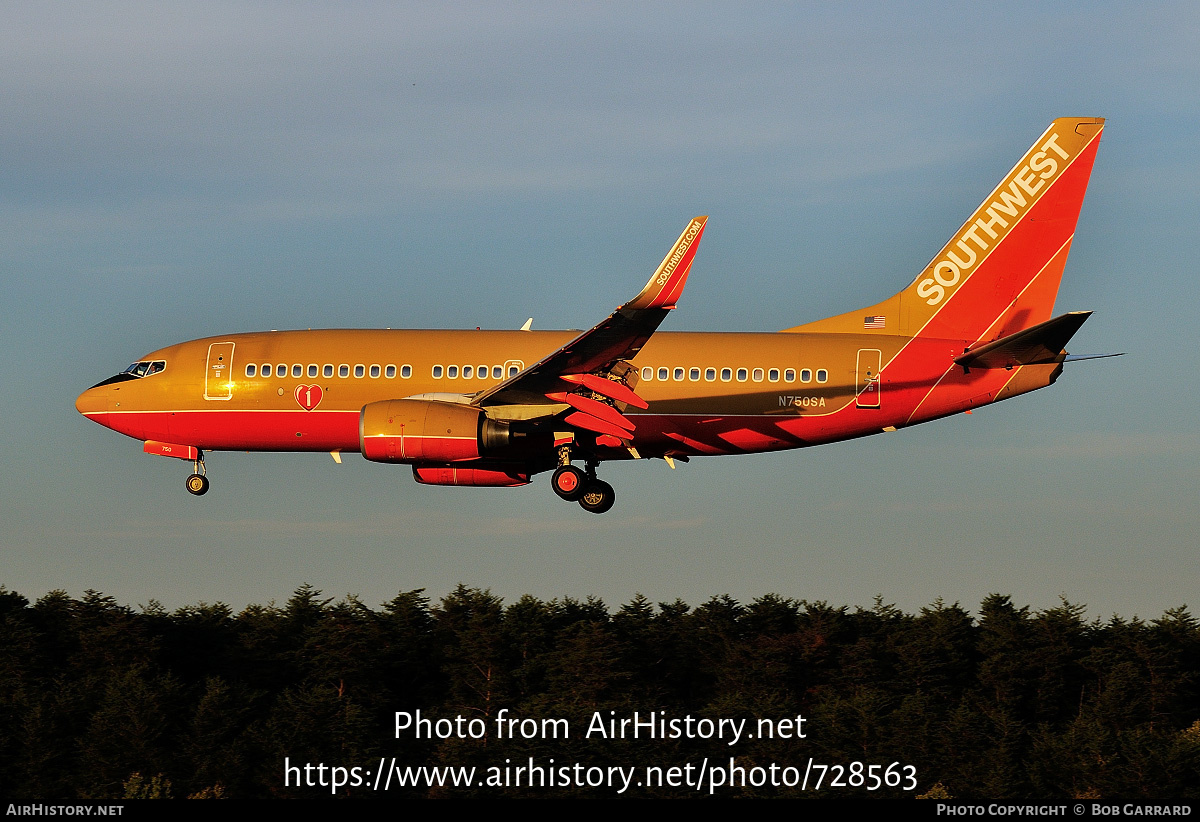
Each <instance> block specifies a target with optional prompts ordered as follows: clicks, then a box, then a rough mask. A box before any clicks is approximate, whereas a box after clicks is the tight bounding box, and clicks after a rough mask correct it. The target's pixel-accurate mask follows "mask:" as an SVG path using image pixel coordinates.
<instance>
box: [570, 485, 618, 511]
mask: <svg viewBox="0 0 1200 822" xmlns="http://www.w3.org/2000/svg"><path fill="white" fill-rule="evenodd" d="M616 501H617V492H616V491H614V490H613V487H612V486H611V485H609V484H608V483H607V482H605V481H604V480H592V481H591V482H589V483H587V485H586V486H584V489H583V495H582V496H581V497H580V498H579V507H580V508H582V509H583V510H585V511H591V512H592V513H593V514H603V513H604V512H605V511H607V510H608V509H609V508H612V507H613V503H614V502H616Z"/></svg>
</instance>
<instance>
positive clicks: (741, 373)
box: [738, 368, 750, 382]
mask: <svg viewBox="0 0 1200 822" xmlns="http://www.w3.org/2000/svg"><path fill="white" fill-rule="evenodd" d="M748 376H750V375H749V374H748V373H747V371H746V369H744V368H739V369H738V382H745V381H746V377H748Z"/></svg>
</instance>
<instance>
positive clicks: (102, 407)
mask: <svg viewBox="0 0 1200 822" xmlns="http://www.w3.org/2000/svg"><path fill="white" fill-rule="evenodd" d="M75 409H76V410H77V411H78V412H79V413H80V414H83V415H84V416H85V417H87V418H88V419H90V420H94V421H96V422H98V423H100V424H101V425H104V423H105V422H106V421H107V419H108V389H106V388H89V389H88V390H87V391H84V392H83V393H82V394H80V395H79V399H77V400H75Z"/></svg>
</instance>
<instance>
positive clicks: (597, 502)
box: [76, 118, 1104, 513]
mask: <svg viewBox="0 0 1200 822" xmlns="http://www.w3.org/2000/svg"><path fill="white" fill-rule="evenodd" d="M1103 126H1104V121H1103V120H1102V119H1095V118H1064V119H1059V120H1055V121H1054V122H1053V123H1052V124H1051V125H1050V128H1048V129H1047V130H1046V132H1045V133H1044V134H1042V136H1041V137H1039V138H1038V139H1037V141H1036V142H1034V144H1033V146H1032V147H1031V148H1030V149H1029V150H1028V151H1027V152H1026V153H1025V156H1023V157H1022V158H1021V159H1020V161H1018V162H1017V164H1016V166H1015V167H1014V168H1013V170H1012V171H1010V172H1009V173H1008V175H1007V176H1005V178H1004V179H1003V180H1001V181H1000V184H999V185H998V186H997V187H996V189H995V190H994V191H992V193H991V194H989V195H988V196H987V197H986V198H984V200H983V203H982V204H981V205H980V206H979V207H978V208H977V209H976V210H975V213H974V214H972V215H971V216H970V218H969V219H968V220H967V221H966V223H964V224H963V226H962V228H960V229H959V230H958V231H957V232H955V233H954V235H953V236H952V237H951V238H950V241H949V242H948V243H946V246H945V247H944V248H943V249H942V250H941V251H940V252H938V254H937V255H936V256H935V257H934V258H933V260H932V261H931V262H930V263H929V265H928V266H926V268H925V270H923V271H922V272H921V273H920V274H918V275H917V277H916V279H914V280H913V281H912V283H910V284H909V285H908V286H907V287H906V288H904V289H903V290H902V291H900V292H899V293H898V294H895V295H894V296H892V297H889V298H888V299H886V300H884V301H883V302H879V303H876V304H874V305H871V306H868V307H866V308H863V309H860V310H858V311H852V312H850V313H847V314H841V315H839V316H836V317H830V318H828V319H824V320H819V321H817V322H812V323H808V324H806V325H801V326H797V327H795V328H788V329H785V330H784V331H780V332H778V333H686V332H662V333H655V332H656V330H657V329H658V327H659V324H660V323H662V321H663V319H664V318H666V316H667V314H668V313H669V312H670V311H671V310H672V309H673V308H675V305H676V303H677V302H678V300H679V297H680V294H681V293H682V292H683V287H684V284H685V283H686V282H687V277H688V273H689V272H690V271H691V268H692V262H693V260H694V259H695V255H696V248H697V245H698V244H699V242H700V237H701V235H702V234H703V233H704V226H705V222H706V220H707V218H706V217H697V218H696V219H694V220H692V221H691V222H690V223H689V224H688V226H687V228H686V229H684V231H683V234H681V235H680V237H679V240H678V241H677V242H676V243H675V245H674V246H673V247H672V248H671V250H670V252H669V253H668V254H667V256H666V258H665V259H664V260H663V261H662V264H661V265H660V266H659V267H658V269H657V270H656V271H655V272H654V274H653V275H652V276H651V277H650V281H649V282H648V283H646V287H645V288H643V289H642V290H641V292H640V293H639V294H638V295H637V296H636V297H634V298H633V299H632V300H630V301H629V302H627V303H625V304H624V305H622V306H620V307H619V308H617V309H616V310H615V311H614V312H613V313H612V314H610V315H609V316H608V317H607V318H606V319H604V320H602V321H601V322H600V323H599V324H597V325H596V326H595V327H594V328H592V329H590V330H588V331H585V332H583V333H582V334H580V333H578V332H566V331H530V330H527V329H528V324H527V325H526V328H525V329H522V330H519V331H480V330H475V331H416V330H409V331H406V330H318V331H271V332H259V333H250V334H229V335H224V336H219V337H209V338H206V339H201V340H193V341H191V342H184V343H179V344H177V345H172V346H168V347H167V348H162V349H159V350H158V351H154V352H152V353H150V354H147V355H146V356H144V357H142V358H141V359H139V360H138V361H137V362H135V363H134V364H133V365H131V366H130V367H129V368H127V369H126V370H125V371H123V372H121V373H120V374H117V375H116V376H114V377H111V378H109V379H107V380H104V381H103V382H101V383H99V384H97V385H96V386H94V387H92V388H89V389H88V390H86V391H84V392H83V394H81V395H80V397H79V399H78V400H77V402H76V407H77V408H78V409H79V412H80V413H81V414H83V415H84V416H86V417H88V418H89V419H91V420H93V421H95V422H97V423H99V424H101V425H104V426H106V427H108V428H111V429H113V430H114V431H119V432H120V433H122V434H125V435H127V436H130V437H133V438H134V439H136V440H139V441H141V442H142V443H143V449H144V450H145V452H146V453H149V454H157V455H160V456H166V457H175V458H178V459H181V460H186V461H189V462H192V463H193V466H194V468H193V471H194V472H193V473H192V474H191V475H190V476H189V477H188V478H187V489H188V491H190V492H191V493H193V494H197V495H200V494H204V493H205V492H206V491H207V490H208V487H209V481H208V478H207V476H206V472H205V466H204V452H206V451H220V450H237V451H316V452H320V451H328V452H331V453H332V454H333V456H334V459H337V460H338V461H340V455H341V453H342V452H346V451H357V452H359V453H361V454H362V455H363V456H364V457H365V458H366V459H369V460H375V461H377V462H389V463H403V464H406V465H410V466H412V472H413V476H414V477H415V478H416V480H417V482H421V483H426V484H432V485H473V486H517V485H525V484H527V483H529V482H530V479H531V478H532V477H533V476H534V475H535V474H538V473H541V472H545V471H552V472H553V473H552V475H551V480H550V485H551V487H552V488H553V490H554V492H555V493H556V494H558V496H560V497H562V498H563V499H565V500H568V501H577V502H579V504H580V505H581V506H582V507H583V508H584V509H585V510H588V511H592V512H595V513H603V512H604V511H607V510H608V509H610V508H611V507H612V505H613V500H614V491H613V488H612V486H611V485H609V484H608V483H606V482H604V481H603V480H601V479H598V478H597V476H596V469H597V467H598V466H599V465H600V463H602V462H604V461H606V460H618V459H645V458H651V457H653V458H661V459H664V460H666V461H667V462H669V463H670V464H671V465H672V467H674V461H675V460H682V461H687V460H688V459H690V458H691V457H698V456H716V455H722V454H748V453H755V452H760V451H778V450H782V449H788V448H802V447H806V446H810V445H820V444H822V443H829V442H835V441H837V440H845V439H850V438H852V437H861V436H865V435H867V434H878V433H880V432H884V431H895V430H897V429H900V428H904V427H907V426H910V425H915V424H917V423H921V422H928V421H929V420H934V419H937V418H939V417H945V416H948V415H950V414H957V413H960V412H963V411H969V410H971V409H973V408H976V407H979V406H983V405H988V404H989V403H993V402H998V401H1000V400H1004V399H1008V398H1009V397H1015V396H1016V395H1018V394H1024V393H1026V392H1028V391H1033V390H1036V389H1038V388H1043V387H1045V386H1048V385H1050V384H1052V383H1053V382H1054V381H1055V380H1056V379H1057V378H1058V376H1059V374H1061V373H1062V369H1063V362H1064V360H1065V359H1066V351H1065V346H1066V344H1067V342H1068V341H1069V340H1070V338H1071V336H1072V335H1073V334H1074V333H1075V332H1076V331H1077V330H1078V329H1079V327H1080V326H1081V325H1082V324H1083V322H1084V321H1085V320H1086V319H1087V318H1088V316H1089V314H1090V312H1086V311H1083V312H1071V313H1067V314H1061V315H1059V316H1056V317H1055V316H1052V313H1053V308H1054V300H1055V296H1056V294H1057V292H1058V286H1059V282H1060V279H1061V277H1062V274H1063V268H1064V266H1065V265H1066V261H1067V252H1068V251H1069V250H1070V248H1071V240H1072V239H1073V237H1074V236H1075V225H1076V222H1077V220H1078V217H1079V210H1080V207H1081V205H1082V203H1083V196H1084V192H1085V190H1086V188H1087V183H1088V177H1089V176H1090V174H1091V170H1092V163H1093V161H1094V160H1095V156H1096V149H1097V146H1098V144H1099V142H1100V132H1101V130H1102V129H1103ZM581 466H582V467H581Z"/></svg>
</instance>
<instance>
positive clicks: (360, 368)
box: [354, 364, 367, 377]
mask: <svg viewBox="0 0 1200 822" xmlns="http://www.w3.org/2000/svg"><path fill="white" fill-rule="evenodd" d="M365 373H367V369H366V368H365V367H363V366H362V365H358V364H356V365H355V366H354V376H355V377H362V375H363V374H365Z"/></svg>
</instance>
